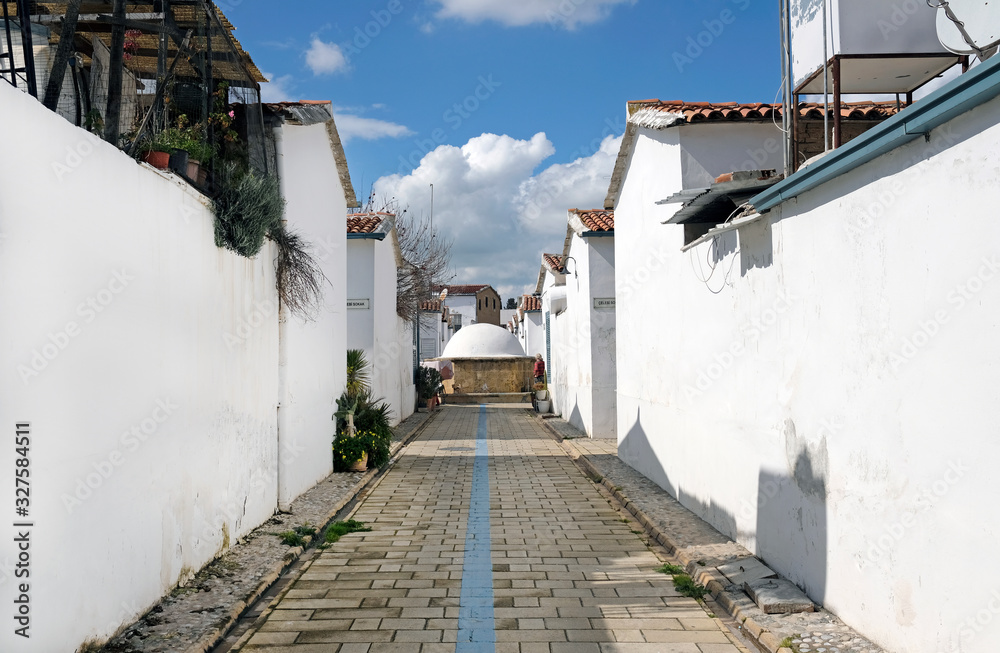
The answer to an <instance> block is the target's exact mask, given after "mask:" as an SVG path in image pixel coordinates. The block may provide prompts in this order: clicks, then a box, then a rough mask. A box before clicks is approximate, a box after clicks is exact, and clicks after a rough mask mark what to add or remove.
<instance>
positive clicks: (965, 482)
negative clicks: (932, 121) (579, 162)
mask: <svg viewBox="0 0 1000 653" xmlns="http://www.w3.org/2000/svg"><path fill="white" fill-rule="evenodd" d="M998 113H1000V101H996V100H994V101H992V102H990V103H988V104H986V105H983V106H982V107H980V108H978V109H976V110H974V111H972V112H970V113H968V114H965V115H963V116H961V117H960V118H959V119H957V120H955V121H953V122H952V123H950V124H948V125H945V126H944V127H942V128H940V129H937V130H934V132H932V133H931V135H930V141H929V142H924V140H923V139H920V140H918V141H914V142H913V143H912V144H910V145H907V146H905V147H902V148H900V149H898V150H896V151H893V152H891V153H889V154H887V155H884V156H883V157H880V158H879V159H877V160H876V161H873V162H871V163H869V164H866V165H864V166H862V167H860V168H857V169H856V170H854V171H852V172H850V173H848V174H845V175H843V176H842V177H840V178H838V179H837V180H835V181H833V182H831V183H828V184H826V185H824V186H822V187H820V188H817V189H815V190H814V191H811V192H809V193H807V194H805V195H803V196H801V197H799V198H798V199H797V200H793V201H791V202H788V203H787V204H785V205H784V206H782V207H781V209H780V210H776V211H775V212H773V213H772V214H771V215H770V216H768V218H767V219H766V220H764V221H762V222H760V223H757V224H756V225H751V226H748V227H745V228H743V229H741V230H739V232H738V233H736V232H733V233H730V234H728V235H726V236H723V237H720V239H719V241H718V242H717V243H715V244H705V245H702V246H700V247H698V248H696V249H694V250H692V251H690V252H689V253H687V254H682V253H681V252H680V251H679V248H680V246H681V244H682V235H681V227H677V226H670V225H662V224H660V221H661V220H662V219H663V218H664V214H663V210H664V208H665V207H657V206H656V205H655V204H654V203H653V202H655V200H656V199H660V198H662V196H663V193H664V192H668V193H669V192H672V191H673V190H675V189H676V188H664V187H663V186H664V185H669V182H668V183H667V184H665V183H664V181H660V180H670V179H673V180H676V179H678V177H676V176H675V175H673V174H670V166H671V163H670V160H669V159H667V158H660V159H658V158H656V157H654V156H650V155H651V153H653V152H655V151H656V150H657V149H658V148H660V144H658V143H652V142H650V139H649V138H646V137H640V139H639V142H638V143H637V145H636V151H635V153H634V155H633V157H632V162H631V167H630V169H629V175H628V177H627V179H626V181H625V185H624V188H623V192H622V196H621V200H620V202H619V206H618V207H616V208H617V211H616V241H617V247H619V248H620V251H621V252H626V253H628V256H622V257H619V259H618V315H619V321H618V329H619V333H618V378H619V404H618V415H619V417H618V426H619V455H620V456H621V457H622V458H623V459H624V460H625V461H626V462H628V463H629V464H630V465H632V466H633V467H635V468H636V469H638V470H639V471H641V472H642V473H644V474H645V475H646V476H648V477H649V478H651V479H653V480H654V481H656V482H657V483H659V484H660V485H661V486H663V487H664V488H666V489H667V490H669V491H670V492H671V493H672V494H674V495H675V496H677V497H678V498H679V499H680V500H681V502H682V503H683V504H684V505H685V506H687V507H689V508H690V509H692V510H694V511H695V512H696V513H697V514H699V515H700V516H702V517H703V518H705V519H706V520H708V521H709V522H711V523H712V524H713V525H715V526H716V527H717V528H719V529H720V530H722V531H723V532H724V533H726V534H728V535H730V536H731V537H733V538H735V539H736V540H737V541H739V542H740V543H742V544H744V545H745V546H747V547H749V548H750V549H751V550H753V551H755V552H756V553H757V554H759V555H760V556H762V557H763V558H764V560H765V561H766V562H767V563H768V564H770V565H772V566H773V567H774V568H775V569H777V570H778V571H780V572H781V573H782V574H784V575H786V576H787V577H788V578H789V579H791V580H792V581H793V582H795V583H797V584H798V585H800V586H802V587H803V588H805V589H806V591H807V592H808V594H809V595H810V596H811V597H812V598H813V599H815V600H817V601H820V602H822V603H823V604H824V605H825V606H826V607H828V608H829V609H831V610H832V611H833V612H835V613H837V614H838V615H839V616H841V617H842V618H843V619H844V620H845V621H846V622H847V623H848V624H850V625H851V626H853V627H855V628H857V629H858V630H859V631H861V632H862V633H864V634H865V635H867V636H868V637H870V638H872V639H873V640H875V641H876V642H877V643H878V644H880V645H882V646H884V647H885V648H886V649H887V650H891V651H907V652H908V653H911V652H912V653H938V652H939V651H948V652H952V651H962V652H963V653H986V652H988V651H992V650H994V649H995V642H997V641H1000V620H997V619H996V614H997V612H998V607H997V606H998V605H1000V600H998V599H1000V597H998V596H997V594H996V590H995V588H996V586H997V585H998V583H1000V572H998V571H997V569H996V568H995V567H994V566H991V565H984V566H980V567H979V569H980V571H978V572H977V576H976V581H975V582H974V583H963V582H955V576H954V575H953V574H952V573H951V572H948V571H944V570H940V569H939V568H938V565H937V564H934V563H932V562H930V561H938V560H941V559H943V558H942V556H944V559H948V556H953V555H955V553H954V552H956V551H961V554H960V558H961V559H962V560H981V559H989V558H990V556H991V555H992V553H993V551H994V550H995V542H996V535H997V533H996V528H995V519H994V517H993V516H994V515H995V514H996V509H995V506H996V504H997V502H998V500H1000V490H998V488H997V485H996V483H995V482H994V481H993V476H994V474H993V469H992V467H993V466H992V464H991V461H993V460H995V459H997V457H998V456H1000V444H998V443H997V439H996V437H995V433H994V431H995V429H994V428H993V427H992V422H991V420H990V418H989V414H988V411H989V410H990V408H989V407H992V406H994V405H996V404H997V403H998V401H1000V390H998V388H1000V371H998V370H1000V351H998V348H997V347H996V346H995V344H994V342H995V335H996V333H995V325H996V323H997V321H998V318H1000V274H998V273H1000V257H998V256H997V249H996V243H997V242H998V241H1000V226H998V223H997V222H996V220H995V219H994V217H993V215H992V212H991V211H989V210H984V208H983V207H992V206H996V205H997V204H998V202H1000V187H998V186H997V184H996V175H997V170H1000V154H998V153H1000V127H998V126H997V121H996V116H997V115H998ZM719 147H725V144H724V143H720V144H719ZM733 155H734V157H738V156H739V153H738V152H734V153H733ZM674 160H676V159H674ZM718 171H719V172H723V170H721V169H720V170H718ZM713 172H714V171H713ZM674 183H675V184H676V181H675V182H674ZM712 266H714V272H713V270H712ZM654 371H655V373H653V372H654ZM706 461H709V462H710V467H711V471H710V472H708V471H707V469H706V466H705V462H706Z"/></svg>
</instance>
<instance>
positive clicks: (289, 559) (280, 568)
mask: <svg viewBox="0 0 1000 653" xmlns="http://www.w3.org/2000/svg"><path fill="white" fill-rule="evenodd" d="M438 414H439V412H438V411H435V412H433V413H431V414H430V415H429V416H428V417H427V419H425V420H424V421H423V423H422V424H420V426H418V427H417V428H415V429H413V432H411V433H410V434H409V435H407V436H406V438H405V439H404V440H403V441H402V442H400V443H399V445H398V446H397V447H396V450H395V451H393V453H392V456H391V457H390V458H389V462H387V463H386V464H385V465H383V466H382V467H380V468H379V469H372V470H369V471H368V473H366V474H365V475H364V476H362V477H361V480H360V481H358V482H357V483H356V484H355V485H354V487H353V488H351V489H350V491H348V493H347V495H346V496H344V498H342V499H341V500H340V501H338V502H337V503H336V504H334V507H333V508H332V509H331V510H330V511H329V512H328V513H327V515H326V517H325V518H324V520H323V524H322V525H321V526H319V527H317V529H316V532H317V535H318V534H319V533H321V532H323V529H325V528H326V527H327V526H328V525H329V524H330V523H331V522H332V521H333V519H334V518H335V517H336V516H337V513H338V512H340V511H341V510H343V508H344V506H346V505H348V504H349V503H350V502H352V501H354V500H355V499H356V498H358V497H359V496H361V494H362V493H363V492H364V490H365V489H366V488H367V487H368V486H369V485H370V484H371V483H372V482H373V481H375V480H377V478H378V477H380V476H382V475H383V474H384V473H385V472H387V471H389V469H390V468H391V467H392V466H393V465H394V464H395V463H396V461H397V460H398V459H399V457H400V455H401V454H402V451H403V449H404V448H405V447H406V445H408V444H409V443H410V442H412V441H413V440H414V438H416V437H417V436H419V435H420V434H421V433H423V431H424V429H426V428H427V425H428V424H430V423H431V422H432V421H433V420H434V417H435V415H438ZM303 539H305V540H306V544H305V546H297V547H295V548H293V549H289V550H288V553H287V554H285V557H284V558H283V559H282V561H281V564H279V565H275V566H274V567H273V568H272V569H271V571H270V572H268V574H267V575H266V576H264V577H263V578H262V579H261V581H260V583H259V584H258V585H257V587H256V589H254V590H253V592H251V593H250V595H249V596H247V597H246V598H244V599H241V600H240V601H238V602H237V603H236V604H235V605H234V606H233V607H232V609H231V610H230V611H229V613H228V614H227V615H226V616H225V617H224V620H223V621H222V622H221V623H220V625H219V627H218V628H216V629H215V630H214V631H212V632H211V633H209V634H207V635H205V636H203V637H202V638H201V639H199V640H198V641H197V642H195V643H194V644H192V645H191V646H189V647H188V648H186V649H184V651H183V653H208V652H209V651H211V650H212V649H213V648H215V647H216V646H218V645H219V644H221V643H222V641H223V640H224V639H225V638H226V635H227V634H228V633H229V631H230V630H232V628H233V626H235V625H236V623H237V622H238V621H239V619H240V617H242V616H243V615H244V613H246V612H247V610H249V609H250V608H251V607H252V606H253V605H254V603H256V602H257V601H258V600H259V599H260V597H261V596H263V595H264V593H265V592H267V591H268V590H269V589H271V587H272V586H273V585H274V584H275V583H276V582H278V579H280V578H281V576H282V575H283V574H284V573H285V572H286V571H288V569H289V567H291V566H292V565H293V564H295V562H296V561H298V559H299V558H300V557H302V554H303V553H305V551H306V549H307V548H308V547H309V545H310V544H312V541H313V536H306V537H305V538H303ZM208 564H211V563H208Z"/></svg>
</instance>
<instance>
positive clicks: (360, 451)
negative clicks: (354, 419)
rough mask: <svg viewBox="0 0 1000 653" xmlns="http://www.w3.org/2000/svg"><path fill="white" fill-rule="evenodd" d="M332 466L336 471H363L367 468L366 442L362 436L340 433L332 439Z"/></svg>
mask: <svg viewBox="0 0 1000 653" xmlns="http://www.w3.org/2000/svg"><path fill="white" fill-rule="evenodd" d="M333 466H334V468H335V469H337V470H338V471H349V472H363V471H365V470H366V469H368V442H367V441H366V439H365V438H363V437H358V436H350V435H347V434H346V433H341V434H340V435H338V436H337V439H336V440H334V441H333Z"/></svg>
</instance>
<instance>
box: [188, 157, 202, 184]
mask: <svg viewBox="0 0 1000 653" xmlns="http://www.w3.org/2000/svg"><path fill="white" fill-rule="evenodd" d="M200 173H201V161H195V160H194V159H188V164H187V178H188V179H190V180H191V181H195V182H196V181H198V176H199V174H200Z"/></svg>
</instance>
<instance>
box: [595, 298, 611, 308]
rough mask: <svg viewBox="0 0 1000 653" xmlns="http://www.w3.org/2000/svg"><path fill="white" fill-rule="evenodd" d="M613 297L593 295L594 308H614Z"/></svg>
mask: <svg viewBox="0 0 1000 653" xmlns="http://www.w3.org/2000/svg"><path fill="white" fill-rule="evenodd" d="M614 307H615V298H614V297H594V308H614Z"/></svg>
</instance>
